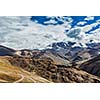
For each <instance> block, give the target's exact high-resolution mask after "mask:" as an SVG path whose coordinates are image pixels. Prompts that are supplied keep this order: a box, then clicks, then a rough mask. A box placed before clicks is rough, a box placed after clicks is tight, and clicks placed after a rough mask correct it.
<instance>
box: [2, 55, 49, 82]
mask: <svg viewBox="0 0 100 100" xmlns="http://www.w3.org/2000/svg"><path fill="white" fill-rule="evenodd" d="M49 82H50V81H48V80H46V79H44V78H42V77H40V76H39V75H37V74H36V73H35V72H33V73H30V72H28V71H25V70H24V69H22V68H21V67H17V66H13V65H11V63H10V62H9V61H8V60H7V57H0V83H49Z"/></svg>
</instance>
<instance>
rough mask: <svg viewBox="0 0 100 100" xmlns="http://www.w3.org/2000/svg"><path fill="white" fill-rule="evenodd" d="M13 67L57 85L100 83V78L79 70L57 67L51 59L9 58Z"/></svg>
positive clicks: (62, 66)
mask: <svg viewBox="0 0 100 100" xmlns="http://www.w3.org/2000/svg"><path fill="white" fill-rule="evenodd" d="M8 60H9V62H10V63H11V64H12V65H17V66H19V67H21V68H23V69H25V70H27V71H29V72H31V73H32V72H33V71H34V72H36V73H37V74H38V75H39V76H41V77H43V78H45V79H47V80H49V81H52V82H56V83H72V82H76V83H77V82H78V83H82V82H83V83H84V82H86V83H87V82H89V83H91V82H93V83H95V82H100V78H99V77H97V76H94V75H92V74H89V73H87V72H85V71H82V70H80V69H77V68H73V67H69V66H64V65H57V64H56V63H55V62H54V61H53V60H52V59H51V58H47V57H41V58H40V57H39V58H23V57H10V58H8Z"/></svg>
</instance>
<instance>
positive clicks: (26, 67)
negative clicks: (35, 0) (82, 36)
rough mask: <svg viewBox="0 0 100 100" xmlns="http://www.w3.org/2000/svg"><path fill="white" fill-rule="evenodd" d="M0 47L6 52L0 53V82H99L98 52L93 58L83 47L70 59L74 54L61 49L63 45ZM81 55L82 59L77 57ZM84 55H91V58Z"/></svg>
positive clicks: (99, 58)
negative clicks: (39, 47)
mask: <svg viewBox="0 0 100 100" xmlns="http://www.w3.org/2000/svg"><path fill="white" fill-rule="evenodd" d="M0 50H1V52H0V53H1V54H2V53H4V52H6V53H5V54H4V55H1V57H0V66H1V67H0V80H1V81H0V82H31V83H34V82H39V83H41V82H44V83H47V82H56V83H99V82H100V76H99V65H100V64H99V60H100V56H98V57H95V58H93V59H92V58H91V57H90V56H87V54H89V52H88V51H87V50H86V49H84V50H86V51H81V52H80V50H79V52H78V51H77V55H76V56H74V57H77V58H78V60H77V61H76V60H72V58H73V56H72V55H71V54H69V53H68V52H67V51H66V49H64V50H65V51H64V52H63V49H60V50H57V49H56V50H54V49H46V50H28V49H23V50H13V49H10V48H7V47H3V46H1V48H0ZM4 50H5V51H4ZM74 50H75V49H74ZM76 50H77V49H76ZM9 54H12V55H9ZM75 54H76V53H75ZM80 56H81V57H82V59H79V58H80ZM85 57H87V58H88V57H90V59H91V60H88V59H87V58H85ZM85 59H86V60H87V61H85ZM76 62H78V63H76ZM75 63H76V65H75ZM97 64H98V65H97ZM94 65H95V66H96V67H94ZM91 70H92V71H91ZM94 72H95V73H94Z"/></svg>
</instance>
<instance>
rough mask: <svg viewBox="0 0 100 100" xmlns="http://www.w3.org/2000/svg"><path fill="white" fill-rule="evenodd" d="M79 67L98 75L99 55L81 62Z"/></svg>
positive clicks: (99, 67)
mask: <svg viewBox="0 0 100 100" xmlns="http://www.w3.org/2000/svg"><path fill="white" fill-rule="evenodd" d="M79 68H80V69H82V70H84V71H87V72H88V73H91V74H93V75H96V76H100V55H98V56H97V57H94V58H93V59H90V60H88V61H86V62H84V63H82V64H81V65H80V67H79Z"/></svg>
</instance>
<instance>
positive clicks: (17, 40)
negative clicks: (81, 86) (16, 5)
mask: <svg viewBox="0 0 100 100" xmlns="http://www.w3.org/2000/svg"><path fill="white" fill-rule="evenodd" d="M99 27H100V16H18V17H17V16H2V17H0V82H15V83H19V82H25V83H27V82H31V83H34V82H36V83H41V82H43V83H47V82H48V83H53V82H54V83H99V82H100V71H99V70H100V68H99V65H100V38H99V37H100V29H99Z"/></svg>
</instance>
